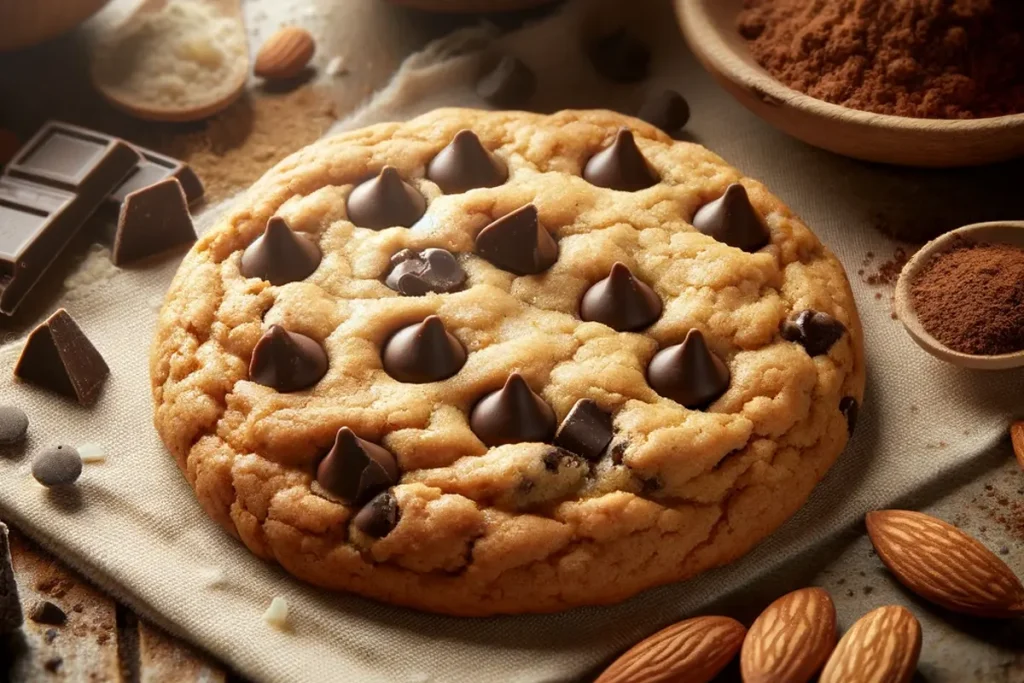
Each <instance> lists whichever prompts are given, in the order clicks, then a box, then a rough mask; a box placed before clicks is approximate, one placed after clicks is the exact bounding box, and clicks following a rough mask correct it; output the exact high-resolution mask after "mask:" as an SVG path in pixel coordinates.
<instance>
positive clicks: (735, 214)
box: [692, 183, 771, 253]
mask: <svg viewBox="0 0 1024 683" xmlns="http://www.w3.org/2000/svg"><path fill="white" fill-rule="evenodd" d="M692 223H693V227H695V228H697V230H699V231H700V232H702V233H704V234H705V235H708V236H709V237H713V238H715V239H716V240H718V241H719V242H722V243H724V244H728V245H729V246H730V247H736V248H737V249H742V250H743V251H748V252H751V253H753V252H755V251H757V250H758V249H760V248H761V247H763V246H765V245H766V244H768V243H769V242H770V241H771V233H770V232H769V231H768V226H767V225H765V222H764V219H763V218H761V216H760V215H759V214H758V213H757V209H755V208H754V206H753V204H751V203H750V198H749V197H748V196H747V190H746V188H744V187H743V186H742V185H740V184H739V183H733V184H732V185H730V186H729V187H727V188H726V189H725V194H723V195H722V196H721V197H719V198H718V199H716V200H715V201H713V202H710V203H708V204H705V205H704V206H702V207H700V208H699V209H698V210H697V213H696V214H695V215H694V217H693V221H692Z"/></svg>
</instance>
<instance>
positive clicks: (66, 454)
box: [32, 446, 82, 488]
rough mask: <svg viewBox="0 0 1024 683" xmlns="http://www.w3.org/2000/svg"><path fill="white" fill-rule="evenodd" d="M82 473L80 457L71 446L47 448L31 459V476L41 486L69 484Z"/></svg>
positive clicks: (76, 479)
mask: <svg viewBox="0 0 1024 683" xmlns="http://www.w3.org/2000/svg"><path fill="white" fill-rule="evenodd" d="M81 475H82V458H81V456H79V455H78V451H77V450H75V448H73V447H72V446H56V447H54V448H48V449H46V450H45V451H43V452H42V453H40V454H39V455H37V456H36V458H35V460H33V461H32V476H33V477H35V479H36V481H38V482H39V483H40V484H42V485H43V486H45V487H47V488H50V487H51V486H69V485H71V484H74V483H75V482H76V481H78V477H80V476H81Z"/></svg>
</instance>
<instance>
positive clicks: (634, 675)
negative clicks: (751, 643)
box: [594, 617, 747, 683]
mask: <svg viewBox="0 0 1024 683" xmlns="http://www.w3.org/2000/svg"><path fill="white" fill-rule="evenodd" d="M746 632H747V629H745V628H744V627H743V624H741V623H740V622H738V621H736V620H735V619H730V618H729V617H695V618H693V619H687V620H686V621H680V622H679V623H678V624H673V625H671V626H669V627H668V628H665V629H662V630H660V631H658V632H657V633H655V634H654V635H652V636H650V637H649V638H646V639H645V640H641V641H640V642H639V643H637V644H636V645H634V646H633V647H631V648H630V649H629V650H627V651H626V653H625V654H623V655H622V656H621V657H619V658H618V659H616V660H615V661H614V662H613V663H612V665H611V666H609V667H608V668H607V669H606V670H605V672H604V673H603V674H601V675H600V676H599V677H598V679H597V680H596V681H595V682H594V683H674V682H675V681H686V682H687V683H707V682H708V681H710V680H711V679H712V678H714V677H715V676H716V675H718V672H719V671H721V670H722V669H724V668H725V665H726V664H728V663H729V662H730V661H731V660H732V658H733V657H735V656H736V652H737V651H738V650H739V649H740V645H741V644H742V643H743V636H744V635H745V634H746Z"/></svg>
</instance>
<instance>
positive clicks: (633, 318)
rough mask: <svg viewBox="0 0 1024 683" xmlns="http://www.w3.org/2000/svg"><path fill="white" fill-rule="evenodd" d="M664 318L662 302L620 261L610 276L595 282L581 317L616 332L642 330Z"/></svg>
mask: <svg viewBox="0 0 1024 683" xmlns="http://www.w3.org/2000/svg"><path fill="white" fill-rule="evenodd" d="M660 316H661V299H659V298H658V295H657V294H655V293H654V290H653V289H651V288H650V287H649V286H648V285H647V284H646V283H644V282H641V281H640V280H638V279H637V278H635V277H633V273H632V272H631V271H630V270H629V268H627V267H626V266H625V265H624V264H622V263H618V262H616V263H615V265H613V266H612V269H611V272H610V273H608V277H606V278H604V279H603V280H598V281H597V282H595V283H594V284H593V285H592V286H591V287H590V289H588V290H587V291H586V293H585V294H584V295H583V300H582V301H581V302H580V318H582V319H583V320H587V321H593V322H599V323H604V324H605V325H607V326H608V327H610V328H612V329H613V330H618V331H619V332H628V331H632V330H641V329H643V328H645V327H648V326H649V325H651V324H653V323H654V321H656V320H657V319H658V318H659V317H660Z"/></svg>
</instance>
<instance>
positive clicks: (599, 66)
mask: <svg viewBox="0 0 1024 683" xmlns="http://www.w3.org/2000/svg"><path fill="white" fill-rule="evenodd" d="M587 52H588V54H589V56H590V62H591V64H593V65H594V69H595V70H596V71H597V73H599V74H601V75H602V76H604V77H605V78H607V79H608V80H609V81H612V82H614V83H636V82H637V81H642V80H643V79H645V78H647V73H648V70H649V68H650V63H651V52H650V50H648V49H647V46H646V45H645V44H644V43H643V42H641V41H640V40H638V39H636V38H634V37H633V36H631V35H630V34H628V33H626V31H625V29H618V30H617V31H615V32H613V33H610V34H608V35H605V36H602V37H601V38H599V39H597V40H595V41H594V42H593V43H592V44H591V45H590V48H589V50H588V51H587Z"/></svg>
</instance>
